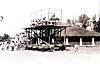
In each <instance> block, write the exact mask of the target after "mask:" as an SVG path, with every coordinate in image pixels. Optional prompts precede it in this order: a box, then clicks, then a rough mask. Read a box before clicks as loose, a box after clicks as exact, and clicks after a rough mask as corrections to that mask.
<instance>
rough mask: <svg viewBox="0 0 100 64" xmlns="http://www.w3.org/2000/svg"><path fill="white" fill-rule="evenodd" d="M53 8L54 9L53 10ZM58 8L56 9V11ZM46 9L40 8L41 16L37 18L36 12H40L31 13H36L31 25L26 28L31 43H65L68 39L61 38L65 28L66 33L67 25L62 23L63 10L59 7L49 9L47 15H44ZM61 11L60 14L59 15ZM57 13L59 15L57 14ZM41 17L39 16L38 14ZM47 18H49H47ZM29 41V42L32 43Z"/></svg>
mask: <svg viewBox="0 0 100 64" xmlns="http://www.w3.org/2000/svg"><path fill="white" fill-rule="evenodd" d="M51 10H54V11H52V12H51ZM55 10H56V11H55ZM43 11H44V10H40V12H41V13H40V16H41V17H40V18H37V17H36V16H37V15H36V14H37V13H38V12H39V11H38V12H35V13H32V14H31V18H32V15H34V14H35V15H34V16H35V17H33V18H32V19H31V24H30V25H31V26H30V27H28V28H25V30H26V37H27V38H28V39H29V41H30V43H31V44H41V43H45V44H48V45H50V44H65V41H66V39H65V38H64V40H63V39H61V38H59V37H61V31H62V30H65V34H66V27H67V26H66V25H61V21H62V10H58V9H50V8H49V9H47V15H46V17H43V16H44V15H42V14H43V13H42V12H43ZM56 12H59V13H60V14H59V15H58V13H56ZM56 14H57V16H56ZM50 15H51V16H50ZM38 17H39V16H38ZM46 18H47V19H46ZM30 43H28V44H30Z"/></svg>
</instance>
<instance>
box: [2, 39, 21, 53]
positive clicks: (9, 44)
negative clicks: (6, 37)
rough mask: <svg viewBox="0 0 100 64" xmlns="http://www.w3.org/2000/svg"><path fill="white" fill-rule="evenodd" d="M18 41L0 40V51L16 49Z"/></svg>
mask: <svg viewBox="0 0 100 64" xmlns="http://www.w3.org/2000/svg"><path fill="white" fill-rule="evenodd" d="M18 47H19V43H18V42H17V41H16V42H15V41H10V42H8V41H4V42H0V51H17V50H18Z"/></svg>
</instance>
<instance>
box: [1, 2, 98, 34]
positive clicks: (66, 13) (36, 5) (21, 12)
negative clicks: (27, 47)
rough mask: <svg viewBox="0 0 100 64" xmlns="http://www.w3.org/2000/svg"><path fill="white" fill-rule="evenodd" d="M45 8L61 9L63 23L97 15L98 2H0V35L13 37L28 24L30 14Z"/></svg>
mask: <svg viewBox="0 0 100 64" xmlns="http://www.w3.org/2000/svg"><path fill="white" fill-rule="evenodd" d="M46 8H56V9H62V12H63V22H64V21H65V20H66V19H72V18H77V17H78V16H79V15H81V14H84V13H86V14H87V15H88V16H92V15H95V14H98V13H99V0H0V15H2V16H3V17H4V20H3V21H2V22H0V35H2V34H4V33H8V34H9V35H11V36H13V35H15V34H16V33H18V32H21V31H23V30H22V29H21V28H24V27H27V26H29V24H30V14H31V13H33V12H35V11H38V10H41V9H46Z"/></svg>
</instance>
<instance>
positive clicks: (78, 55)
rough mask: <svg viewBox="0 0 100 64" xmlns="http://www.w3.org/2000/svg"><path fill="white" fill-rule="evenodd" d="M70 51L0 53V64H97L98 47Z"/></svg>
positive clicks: (99, 50)
mask: <svg viewBox="0 0 100 64" xmlns="http://www.w3.org/2000/svg"><path fill="white" fill-rule="evenodd" d="M69 49H70V51H54V52H40V51H29V50H20V51H0V62H1V64H99V63H100V47H79V50H78V52H75V49H74V48H73V47H71V48H69Z"/></svg>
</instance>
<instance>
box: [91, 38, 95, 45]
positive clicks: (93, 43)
mask: <svg viewBox="0 0 100 64" xmlns="http://www.w3.org/2000/svg"><path fill="white" fill-rule="evenodd" d="M94 45H95V42H94V37H92V46H94Z"/></svg>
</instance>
